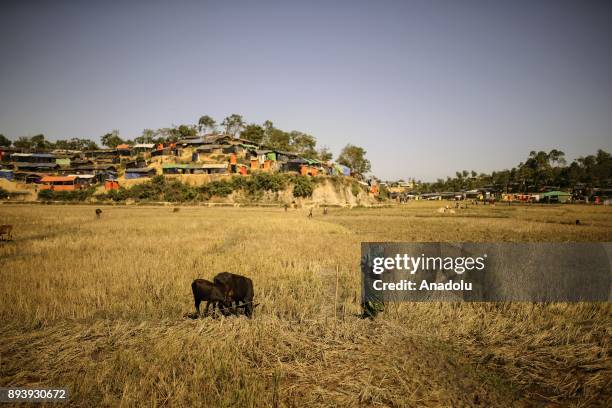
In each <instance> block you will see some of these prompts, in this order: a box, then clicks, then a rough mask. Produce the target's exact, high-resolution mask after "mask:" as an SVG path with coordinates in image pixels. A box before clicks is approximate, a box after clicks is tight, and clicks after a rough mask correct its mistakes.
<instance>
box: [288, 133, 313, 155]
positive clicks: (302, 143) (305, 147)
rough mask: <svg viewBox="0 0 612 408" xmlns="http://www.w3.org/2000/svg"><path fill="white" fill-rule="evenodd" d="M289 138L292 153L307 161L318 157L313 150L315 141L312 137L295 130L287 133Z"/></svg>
mask: <svg viewBox="0 0 612 408" xmlns="http://www.w3.org/2000/svg"><path fill="white" fill-rule="evenodd" d="M289 136H290V147H291V150H292V151H294V152H296V153H297V154H299V155H300V156H302V157H305V158H308V159H316V158H317V157H318V154H317V151H316V149H315V147H316V146H317V139H315V138H314V136H311V135H308V134H306V133H302V132H298V131H297V130H294V131H292V132H291V133H289Z"/></svg>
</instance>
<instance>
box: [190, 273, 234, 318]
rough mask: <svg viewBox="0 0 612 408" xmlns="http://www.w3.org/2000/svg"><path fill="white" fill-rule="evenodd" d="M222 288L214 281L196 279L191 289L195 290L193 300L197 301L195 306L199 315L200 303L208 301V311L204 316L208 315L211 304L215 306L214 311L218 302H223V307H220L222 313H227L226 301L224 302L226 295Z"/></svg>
mask: <svg viewBox="0 0 612 408" xmlns="http://www.w3.org/2000/svg"><path fill="white" fill-rule="evenodd" d="M221 289H222V288H220V287H218V286H217V285H215V284H214V283H212V282H210V281H207V280H205V279H196V280H194V281H193V282H192V283H191V290H192V291H193V300H194V302H195V308H196V312H197V314H198V316H199V315H200V303H201V302H202V301H203V300H205V301H206V311H205V312H204V316H208V309H209V307H210V305H211V304H212V306H213V310H212V311H213V313H214V312H215V308H216V307H217V306H218V303H221V305H222V306H223V308H219V310H220V311H221V313H222V314H223V315H224V316H225V315H226V313H227V312H226V311H225V310H226V309H227V307H226V303H225V302H224V299H225V297H224V296H223V292H222V290H221Z"/></svg>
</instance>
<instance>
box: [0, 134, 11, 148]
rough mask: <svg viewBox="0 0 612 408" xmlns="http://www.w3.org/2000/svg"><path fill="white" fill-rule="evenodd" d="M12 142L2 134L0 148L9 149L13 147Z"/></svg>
mask: <svg viewBox="0 0 612 408" xmlns="http://www.w3.org/2000/svg"><path fill="white" fill-rule="evenodd" d="M11 143H12V142H11V141H10V140H9V139H8V138H7V137H6V136H4V135H3V134H1V133H0V147H9V146H10V145H11Z"/></svg>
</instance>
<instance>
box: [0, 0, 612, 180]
mask: <svg viewBox="0 0 612 408" xmlns="http://www.w3.org/2000/svg"><path fill="white" fill-rule="evenodd" d="M611 75H612V2H610V1H590V0H589V1H579V0H576V1H558V0H556V1H543V0H530V1H492V0H487V1H441V0H435V1H363V2H362V1H356V0H352V1H300V2H297V1H296V2H293V1H287V0H284V1H266V0H261V1H218V2H205V1H200V2H181V1H174V2H172V1H168V2H165V3H161V2H160V3H152V2H145V1H140V2H138V1H133V2H128V1H121V2H119V1H117V2H115V1H100V2H96V4H94V2H87V1H62V0H56V1H28V0H21V1H15V2H11V1H6V0H4V1H2V2H0V133H4V134H5V135H6V136H8V137H9V138H12V139H14V138H16V137H18V136H24V135H34V134H37V133H43V134H45V135H46V136H47V138H48V139H51V140H55V139H58V138H62V139H63V138H71V137H84V138H90V139H94V140H99V137H100V136H101V135H102V134H104V133H106V132H108V131H110V130H112V129H119V131H120V135H121V136H123V137H127V138H133V137H136V136H139V135H140V134H141V132H142V130H143V129H144V128H159V127H168V126H171V125H172V124H183V123H195V122H196V121H197V119H198V118H199V117H200V116H201V115H203V114H209V115H211V116H213V117H214V118H216V119H217V120H218V121H220V120H222V119H223V117H224V116H227V115H229V114H231V113H239V114H242V115H243V116H244V118H245V119H246V120H247V121H249V122H257V123H262V122H263V121H264V120H266V119H270V120H272V121H273V122H274V124H275V125H276V126H277V127H279V128H281V129H284V130H294V129H295V130H300V131H303V132H307V133H310V134H312V135H313V136H315V137H316V138H317V139H318V141H319V144H320V145H327V146H329V147H330V148H331V149H332V151H333V152H334V154H335V155H337V154H338V152H339V151H340V149H341V148H342V147H343V146H344V145H345V144H346V143H349V142H350V143H353V144H357V145H359V146H362V147H364V148H365V149H366V150H367V152H368V154H367V156H368V157H369V159H370V160H371V162H372V170H373V172H374V174H376V175H377V176H379V177H381V178H383V179H398V178H408V177H415V178H417V179H422V180H424V181H428V180H434V179H435V178H437V177H445V176H447V175H452V174H454V172H455V171H456V170H462V169H466V170H472V169H474V170H476V171H490V170H495V169H503V168H508V167H512V166H514V165H516V164H518V162H519V161H522V160H524V158H525V157H526V156H527V155H528V153H529V151H530V150H539V149H544V150H550V149H552V148H558V149H561V150H563V151H565V152H566V154H567V156H568V158H569V159H573V158H575V157H577V156H580V155H586V154H590V153H594V152H595V151H596V149H598V148H604V149H606V150H608V151H612V79H611Z"/></svg>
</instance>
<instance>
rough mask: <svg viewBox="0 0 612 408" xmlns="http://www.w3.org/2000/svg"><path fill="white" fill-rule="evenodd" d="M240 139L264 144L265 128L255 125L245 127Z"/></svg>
mask: <svg viewBox="0 0 612 408" xmlns="http://www.w3.org/2000/svg"><path fill="white" fill-rule="evenodd" d="M240 137H241V138H243V139H246V140H251V141H253V142H255V143H257V144H262V142H263V140H264V137H265V131H264V128H263V127H261V126H259V125H257V124H255V123H251V124H249V125H246V126H245V128H244V130H243V131H242V132H241V133H240Z"/></svg>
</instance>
